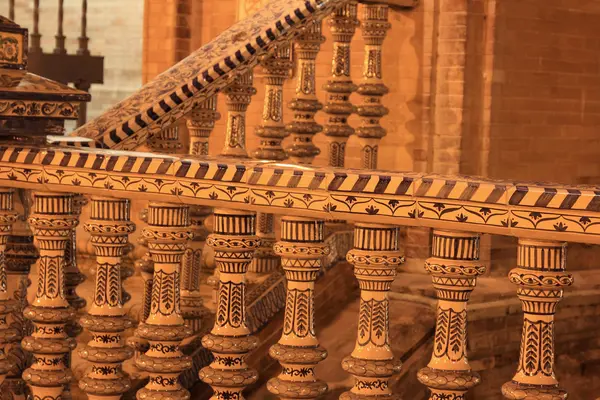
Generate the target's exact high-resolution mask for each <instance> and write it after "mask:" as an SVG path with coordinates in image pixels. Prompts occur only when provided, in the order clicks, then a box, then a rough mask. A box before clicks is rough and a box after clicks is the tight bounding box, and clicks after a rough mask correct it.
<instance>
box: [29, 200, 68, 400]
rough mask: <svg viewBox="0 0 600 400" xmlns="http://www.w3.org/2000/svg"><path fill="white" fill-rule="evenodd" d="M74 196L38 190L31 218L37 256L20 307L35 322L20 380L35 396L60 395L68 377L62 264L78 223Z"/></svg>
mask: <svg viewBox="0 0 600 400" xmlns="http://www.w3.org/2000/svg"><path fill="white" fill-rule="evenodd" d="M73 197H74V196H73V195H72V194H64V193H43V192H36V193H34V208H35V212H34V213H33V214H32V215H31V216H30V217H29V225H30V226H31V227H32V229H33V231H34V237H35V239H36V241H37V244H38V249H39V253H40V259H39V266H38V281H37V291H36V294H35V298H34V300H33V302H32V303H31V305H30V306H29V307H27V308H26V309H25V311H24V316H25V318H27V319H29V320H31V321H32V322H33V333H32V335H31V336H27V337H26V338H24V339H23V341H22V342H21V345H22V347H23V349H24V350H26V351H29V352H31V353H33V363H32V365H31V367H29V368H28V369H26V370H25V371H24V372H23V379H24V380H25V382H26V383H27V384H28V385H29V388H30V390H31V393H32V395H33V396H34V398H36V396H37V397H38V398H42V399H48V400H58V399H60V398H61V397H62V394H63V389H64V386H65V385H68V384H69V383H70V382H71V379H72V373H71V371H70V370H69V368H68V367H67V361H68V359H69V354H70V352H71V350H73V349H74V348H75V346H76V342H75V339H73V338H71V337H69V336H68V334H67V331H66V325H67V323H68V322H69V321H71V320H72V319H73V318H74V316H75V311H74V310H73V308H71V306H69V303H68V301H67V298H66V295H65V267H66V263H67V261H66V248H67V245H68V243H69V240H70V239H71V235H72V232H71V231H72V230H73V229H75V226H76V225H77V218H76V216H75V215H74V205H73Z"/></svg>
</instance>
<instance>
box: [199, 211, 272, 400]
mask: <svg viewBox="0 0 600 400" xmlns="http://www.w3.org/2000/svg"><path fill="white" fill-rule="evenodd" d="M259 242H260V240H259V239H258V237H257V236H256V217H255V215H254V214H253V213H249V212H245V211H234V210H224V209H216V210H215V228H214V233H213V234H211V235H210V236H209V237H208V239H207V244H208V245H209V246H211V247H212V248H213V249H214V251H215V262H216V264H217V268H218V269H219V280H220V283H219V293H218V296H217V299H218V304H217V315H216V316H215V324H214V326H213V329H212V331H211V332H210V334H208V335H206V336H204V337H203V338H202V344H203V345H204V347H205V348H207V349H208V350H210V351H211V352H212V353H213V355H214V357H215V358H214V361H213V362H212V363H211V364H210V365H209V366H208V367H205V368H203V369H202V370H201V371H200V374H199V376H200V379H201V380H202V381H204V382H205V383H207V384H209V385H210V386H211V387H212V389H213V391H214V392H213V395H212V397H211V399H213V400H222V399H227V398H229V399H240V400H243V399H244V396H243V394H242V391H243V390H244V388H245V387H246V386H248V385H250V384H252V383H254V382H256V380H257V379H258V376H257V372H256V371H255V370H254V369H252V368H250V367H249V366H248V364H246V360H245V358H246V355H247V354H248V353H249V352H250V351H251V350H253V349H254V348H256V346H257V345H258V340H257V338H256V337H254V336H252V335H251V334H250V330H249V329H248V326H247V325H246V294H245V293H246V272H247V270H248V265H249V264H250V262H251V261H252V257H253V255H254V250H255V249H256V248H257V247H258V246H259Z"/></svg>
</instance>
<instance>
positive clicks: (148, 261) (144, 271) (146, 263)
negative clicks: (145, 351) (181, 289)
mask: <svg viewBox="0 0 600 400" xmlns="http://www.w3.org/2000/svg"><path fill="white" fill-rule="evenodd" d="M140 219H141V220H142V221H143V222H145V223H148V209H147V208H145V209H143V210H142V212H141V213H140ZM138 244H139V245H141V246H143V247H148V241H147V240H146V238H145V237H143V236H142V237H140V238H139V239H138ZM135 265H136V268H138V269H139V270H140V273H141V275H142V280H143V281H144V293H143V295H142V310H141V313H140V314H141V315H140V321H146V320H147V319H148V316H150V305H151V302H152V282H153V279H154V262H153V261H152V256H151V255H150V252H147V253H146V254H144V256H143V257H142V258H141V259H139V260H137V261H136V262H135Z"/></svg>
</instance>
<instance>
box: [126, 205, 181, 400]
mask: <svg viewBox="0 0 600 400" xmlns="http://www.w3.org/2000/svg"><path fill="white" fill-rule="evenodd" d="M189 225H190V221H189V209H188V207H187V206H184V205H174V204H165V203H155V202H151V203H150V205H149V206H148V226H147V227H146V228H144V230H143V233H142V234H143V236H144V237H145V238H146V239H147V240H148V248H149V250H150V255H151V256H152V260H153V261H154V283H153V285H152V305H151V307H150V316H149V317H148V319H147V320H146V322H144V323H141V324H140V325H139V327H138V328H137V335H138V336H139V337H141V338H142V339H145V340H147V341H148V343H149V349H148V351H147V352H146V353H145V354H143V355H140V356H139V357H138V358H137V359H136V365H137V367H138V368H139V369H141V370H143V371H146V372H148V375H149V376H150V378H149V381H148V384H147V385H146V386H145V387H144V388H143V389H140V390H139V391H138V392H137V398H138V400H146V399H172V400H177V399H188V398H189V392H188V391H187V390H186V389H184V388H183V387H182V386H181V385H180V384H179V374H180V373H181V372H182V371H185V370H186V369H188V368H190V367H191V366H192V361H191V359H190V357H188V356H185V355H183V353H182V352H181V350H180V349H179V344H180V342H181V340H183V339H185V338H186V337H188V336H190V335H191V334H192V332H191V329H190V328H189V327H187V326H185V324H184V320H183V317H182V316H181V311H180V299H179V296H180V282H181V277H180V272H181V259H182V257H183V253H184V252H185V249H186V246H187V241H188V240H190V239H191V232H190V229H189Z"/></svg>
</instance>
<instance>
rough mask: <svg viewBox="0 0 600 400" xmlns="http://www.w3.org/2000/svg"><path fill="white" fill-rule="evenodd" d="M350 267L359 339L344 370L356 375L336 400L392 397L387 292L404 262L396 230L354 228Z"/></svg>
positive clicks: (396, 366) (395, 366)
mask: <svg viewBox="0 0 600 400" xmlns="http://www.w3.org/2000/svg"><path fill="white" fill-rule="evenodd" d="M346 259H347V260H348V262H350V263H351V264H353V265H354V275H355V276H356V278H357V279H358V284H359V287H360V309H359V315H358V336H357V338H356V345H355V347H354V351H353V352H352V354H351V355H350V356H348V357H346V358H345V359H344V360H343V362H342V368H343V369H344V370H345V371H347V372H348V373H350V374H351V375H353V376H354V378H355V379H354V387H353V388H352V389H351V390H350V391H349V392H345V393H343V394H342V395H341V396H340V399H379V398H384V397H385V398H388V397H391V398H396V397H394V396H393V394H392V390H391V388H390V387H389V380H390V378H391V377H392V376H393V374H395V373H397V372H399V371H400V366H401V363H400V360H398V359H397V358H394V354H393V353H392V350H391V348H390V345H391V344H390V338H389V324H390V317H389V312H390V310H389V308H390V304H389V299H388V292H389V291H390V288H391V286H392V282H393V281H394V278H395V277H396V268H397V267H398V266H399V265H400V264H402V262H404V259H403V257H402V256H401V253H400V251H399V247H398V228H397V227H394V226H386V225H375V224H364V223H357V224H356V226H355V228H354V249H352V250H350V251H349V252H348V254H347V256H346Z"/></svg>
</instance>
